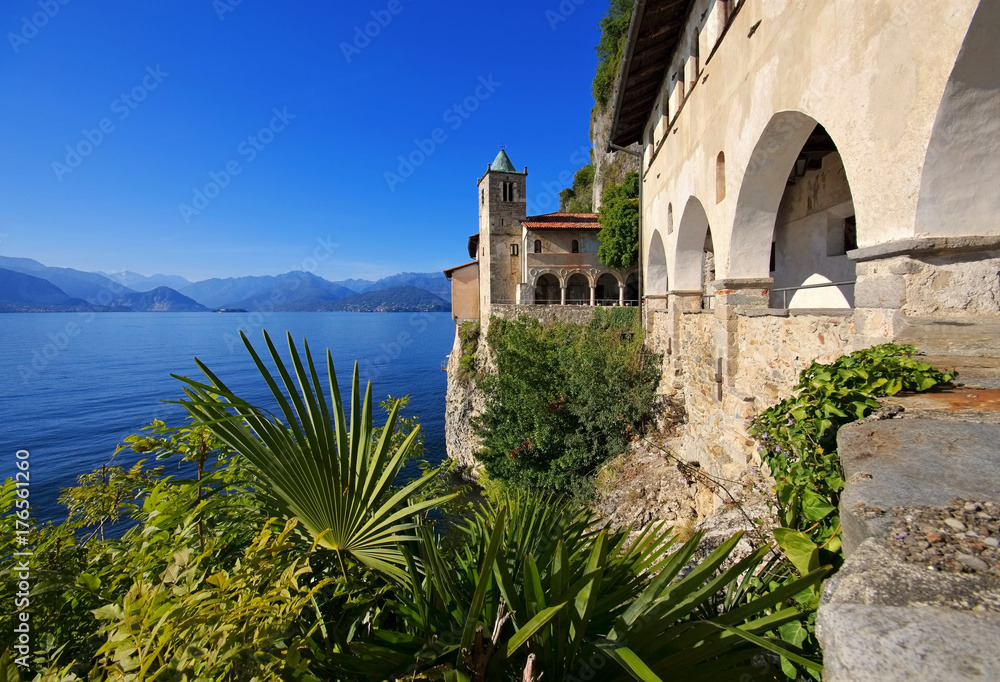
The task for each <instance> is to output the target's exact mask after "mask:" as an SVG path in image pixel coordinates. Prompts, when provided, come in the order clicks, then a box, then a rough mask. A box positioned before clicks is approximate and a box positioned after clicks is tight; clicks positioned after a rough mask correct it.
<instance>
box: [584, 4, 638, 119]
mask: <svg viewBox="0 0 1000 682" xmlns="http://www.w3.org/2000/svg"><path fill="white" fill-rule="evenodd" d="M632 5H633V3H632V1H631V0H610V2H609V3H608V13H607V14H606V15H605V16H604V18H603V19H601V40H600V42H599V43H598V44H597V72H596V73H595V74H594V84H593V86H592V91H593V94H594V101H595V102H597V106H598V107H599V108H601V109H605V108H607V106H608V102H609V100H610V99H611V94H612V92H613V91H614V87H615V81H616V80H617V79H618V69H619V67H621V63H622V58H623V57H624V56H625V43H626V41H627V39H628V26H629V22H630V21H631V20H632Z"/></svg>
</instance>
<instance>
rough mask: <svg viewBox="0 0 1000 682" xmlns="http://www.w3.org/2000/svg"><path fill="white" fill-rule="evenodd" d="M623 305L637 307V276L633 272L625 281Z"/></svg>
mask: <svg viewBox="0 0 1000 682" xmlns="http://www.w3.org/2000/svg"><path fill="white" fill-rule="evenodd" d="M625 305H630V306H636V305H639V275H637V274H636V273H634V272H633V273H631V274H629V276H628V277H627V278H626V279H625Z"/></svg>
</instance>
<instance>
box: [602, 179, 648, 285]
mask: <svg viewBox="0 0 1000 682" xmlns="http://www.w3.org/2000/svg"><path fill="white" fill-rule="evenodd" d="M599 215H600V222H601V231H600V232H599V233H598V234H597V239H598V240H599V241H600V242H601V247H600V248H599V249H598V250H597V257H598V259H600V261H601V262H602V263H604V264H605V265H607V266H608V267H610V268H622V269H626V268H631V267H635V265H636V264H637V263H638V262H639V174H638V173H637V172H634V171H633V172H631V173H629V174H628V175H626V176H625V180H624V181H623V182H622V184H620V185H610V186H608V187H606V188H605V189H604V194H603V195H602V204H601V210H600V214H599Z"/></svg>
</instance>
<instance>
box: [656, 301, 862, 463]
mask: <svg viewBox="0 0 1000 682" xmlns="http://www.w3.org/2000/svg"><path fill="white" fill-rule="evenodd" d="M851 312H852V311H844V313H839V312H836V311H828V310H827V311H791V312H790V313H789V311H785V310H742V311H739V312H738V313H737V331H736V334H735V341H734V342H735V344H736V345H737V352H736V354H735V357H736V358H739V361H738V364H737V365H736V367H731V368H725V367H724V368H723V381H722V399H721V400H719V399H718V384H717V382H716V358H717V357H718V347H719V346H718V342H719V339H718V337H717V334H718V333H720V332H721V329H722V327H721V325H720V324H718V321H717V320H718V318H717V317H716V315H715V314H713V313H710V312H701V313H697V312H695V313H685V314H683V315H681V316H680V324H679V329H678V338H677V339H676V340H675V342H674V343H675V347H674V355H675V357H676V360H675V361H674V363H673V365H672V369H669V370H668V371H670V372H673V371H676V372H677V374H678V376H677V379H679V382H677V383H679V384H680V385H681V387H682V388H681V389H680V390H679V391H677V392H676V393H675V394H674V395H673V400H674V401H683V407H684V412H685V413H686V423H684V424H683V425H682V427H681V429H680V433H679V435H678V437H677V439H676V440H675V442H673V443H672V444H671V446H672V449H673V450H674V451H675V452H676V453H677V454H678V455H679V456H681V457H683V458H684V459H686V460H688V461H694V462H698V463H699V464H700V465H701V466H702V467H703V468H704V469H705V470H707V471H708V472H709V473H711V474H713V475H716V476H721V477H723V478H727V479H730V480H733V479H739V478H741V477H742V476H743V474H744V473H745V472H746V469H747V468H748V467H750V466H752V463H753V462H755V461H758V460H757V459H756V453H755V447H756V445H755V443H754V442H753V440H752V439H750V438H749V437H748V436H747V434H746V420H747V419H750V418H751V417H753V416H755V415H757V414H759V413H760V412H761V411H763V410H764V409H766V408H768V407H770V406H771V405H773V404H774V403H776V402H778V401H779V400H781V399H783V398H786V397H788V396H789V395H791V389H792V386H794V385H795V384H796V383H797V382H798V374H799V372H800V371H801V370H802V369H803V368H805V367H807V366H808V365H809V364H810V363H811V362H812V361H813V360H816V359H819V360H820V361H821V362H829V361H832V360H834V359H836V358H837V357H839V356H841V355H843V354H844V353H849V352H851V351H853V350H855V349H856V348H855V343H856V339H857V338H858V337H857V334H856V331H855V328H854V319H853V316H852V315H851ZM656 336H657V335H656V334H654V335H653V337H654V338H655V337H656ZM723 343H725V341H724V340H723ZM666 364H667V365H668V366H671V365H670V361H669V360H668V361H667V363H666Z"/></svg>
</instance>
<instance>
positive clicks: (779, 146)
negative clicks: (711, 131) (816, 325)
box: [645, 112, 857, 308]
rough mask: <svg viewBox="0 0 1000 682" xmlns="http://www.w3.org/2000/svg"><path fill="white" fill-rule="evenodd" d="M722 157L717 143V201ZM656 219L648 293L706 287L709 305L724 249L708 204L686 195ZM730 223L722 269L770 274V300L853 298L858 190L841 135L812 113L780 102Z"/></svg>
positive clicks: (820, 303)
mask: <svg viewBox="0 0 1000 682" xmlns="http://www.w3.org/2000/svg"><path fill="white" fill-rule="evenodd" d="M725 163H726V157H725V153H724V152H720V153H719V155H718V157H717V158H716V166H715V175H716V177H715V183H714V185H715V190H716V195H715V196H714V197H713V199H714V200H715V201H714V203H716V204H718V203H721V202H723V201H724V200H725V198H726V176H725V174H726V168H725ZM652 227H653V230H652V233H651V235H650V237H649V242H648V244H647V248H646V254H647V259H646V284H645V290H646V294H647V296H651V297H652V298H662V297H664V296H665V294H666V293H667V292H668V291H671V290H672V291H683V292H688V293H691V292H701V294H702V296H703V300H704V301H705V306H704V307H710V305H711V304H710V299H711V296H712V294H713V293H714V292H713V290H712V287H711V283H712V282H713V281H714V280H715V279H716V276H717V262H716V258H717V254H716V238H715V235H714V234H713V230H712V225H711V223H710V221H709V217H708V212H707V211H706V208H705V204H704V203H703V202H702V200H701V199H699V198H698V197H697V196H689V197H688V198H687V199H686V201H685V202H684V204H683V209H682V210H681V211H680V220H679V222H677V223H676V226H675V223H674V206H673V202H669V203H668V204H667V209H666V221H665V225H663V224H661V221H659V220H654V222H653V225H652ZM664 227H665V230H663V229H662V228H664ZM729 232H730V239H729V243H728V245H727V246H728V253H725V254H720V255H721V256H724V260H722V261H721V262H720V263H719V266H720V267H719V270H720V271H722V272H723V273H724V277H726V278H727V279H749V280H773V286H772V287H771V301H770V305H771V307H774V308H794V307H799V308H849V307H852V306H853V302H854V293H853V280H854V273H853V264H852V263H851V262H850V261H849V259H848V258H847V256H846V253H847V251H849V250H851V249H853V248H857V236H856V235H857V221H856V218H855V216H854V202H853V195H852V193H851V188H850V183H849V181H848V179H847V175H846V171H845V170H844V164H843V161H842V159H841V158H840V153H839V149H838V147H837V145H836V144H835V143H834V141H833V139H832V138H831V137H830V135H829V133H828V132H827V131H826V129H825V128H824V127H823V126H822V125H820V124H819V123H818V122H817V121H816V120H814V119H813V118H812V117H810V116H808V115H806V114H804V113H801V112H782V113H780V114H778V115H776V116H775V117H774V119H772V121H771V123H770V124H769V125H768V127H767V129H766V130H765V131H764V133H763V135H762V136H761V139H760V141H759V142H758V144H757V147H756V148H755V149H754V152H753V154H752V155H751V162H750V164H749V166H748V168H747V170H746V173H745V174H744V178H743V182H742V185H741V187H740V191H739V194H738V196H737V197H736V211H735V217H734V222H733V225H732V229H731V230H730V231H729ZM668 249H669V250H670V251H669V254H668ZM668 255H669V257H668Z"/></svg>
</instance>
